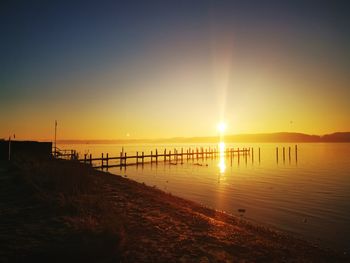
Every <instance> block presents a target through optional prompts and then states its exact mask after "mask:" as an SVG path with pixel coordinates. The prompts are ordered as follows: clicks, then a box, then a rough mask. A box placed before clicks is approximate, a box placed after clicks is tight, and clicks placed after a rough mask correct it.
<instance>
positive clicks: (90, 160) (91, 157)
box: [90, 153, 92, 166]
mask: <svg viewBox="0 0 350 263" xmlns="http://www.w3.org/2000/svg"><path fill="white" fill-rule="evenodd" d="M90 165H91V166H92V154H91V153H90Z"/></svg>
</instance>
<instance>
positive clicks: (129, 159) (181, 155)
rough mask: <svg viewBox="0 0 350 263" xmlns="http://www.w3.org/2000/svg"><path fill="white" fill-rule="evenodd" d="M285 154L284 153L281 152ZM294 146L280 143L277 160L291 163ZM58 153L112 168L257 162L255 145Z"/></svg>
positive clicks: (61, 156) (66, 157)
mask: <svg viewBox="0 0 350 263" xmlns="http://www.w3.org/2000/svg"><path fill="white" fill-rule="evenodd" d="M257 153H258V156H257V160H258V162H259V164H260V162H261V155H260V154H261V151H260V147H259V148H258V151H257ZM281 154H282V156H280V155H281ZM291 155H292V149H291V147H288V152H287V151H286V149H285V147H282V151H279V148H278V147H276V162H277V164H278V163H279V160H280V159H279V158H280V157H282V161H283V163H285V162H286V159H287V158H288V162H289V163H291V160H292V156H291ZM55 156H56V158H59V159H68V160H77V161H79V162H82V163H85V164H89V165H91V166H93V167H94V168H102V169H104V168H106V169H108V168H112V167H120V168H122V167H126V166H129V165H137V166H138V165H144V164H146V163H147V164H158V162H163V163H169V164H183V163H184V160H185V161H187V162H189V161H192V162H194V161H195V160H205V159H208V158H211V159H214V158H218V157H220V158H230V162H231V165H232V163H233V160H234V159H235V158H237V163H238V164H240V162H242V161H244V163H245V164H247V163H248V160H250V161H251V162H252V163H254V149H253V148H226V149H225V150H218V149H217V148H203V147H196V148H188V149H184V148H181V149H176V148H175V149H173V151H171V150H167V149H164V151H162V152H159V151H158V149H155V151H151V152H150V153H149V154H145V152H136V153H135V154H131V155H128V154H127V152H124V151H122V152H120V154H119V155H118V156H110V155H109V153H106V154H104V153H102V154H101V156H99V157H93V156H92V154H84V158H79V156H78V153H77V152H76V151H75V150H59V149H58V148H56V150H55ZM294 160H295V161H294V162H295V163H297V162H298V147H297V145H295V147H294Z"/></svg>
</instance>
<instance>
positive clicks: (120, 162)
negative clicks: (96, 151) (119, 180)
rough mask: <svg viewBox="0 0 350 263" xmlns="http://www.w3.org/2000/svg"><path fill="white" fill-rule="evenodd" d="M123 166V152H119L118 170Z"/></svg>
mask: <svg viewBox="0 0 350 263" xmlns="http://www.w3.org/2000/svg"><path fill="white" fill-rule="evenodd" d="M122 166H123V152H120V157H119V167H120V169H121V168H122Z"/></svg>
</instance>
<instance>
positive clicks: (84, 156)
mask: <svg viewBox="0 0 350 263" xmlns="http://www.w3.org/2000/svg"><path fill="white" fill-rule="evenodd" d="M84 163H86V153H85V154H84Z"/></svg>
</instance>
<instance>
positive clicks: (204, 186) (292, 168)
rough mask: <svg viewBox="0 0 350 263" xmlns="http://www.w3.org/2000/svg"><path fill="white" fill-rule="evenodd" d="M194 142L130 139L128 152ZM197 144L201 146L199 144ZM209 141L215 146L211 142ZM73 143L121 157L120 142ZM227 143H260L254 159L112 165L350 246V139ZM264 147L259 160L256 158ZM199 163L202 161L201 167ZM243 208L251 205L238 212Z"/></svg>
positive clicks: (222, 205) (302, 233) (273, 223)
mask: <svg viewBox="0 0 350 263" xmlns="http://www.w3.org/2000/svg"><path fill="white" fill-rule="evenodd" d="M190 146H192V147H193V145H189V144H186V145H185V144H178V145H174V144H172V145H149V144H146V145H131V144H130V145H124V146H123V148H124V151H126V152H127V153H128V155H131V154H134V153H135V151H136V150H138V151H140V152H141V151H144V152H145V154H148V153H150V151H151V150H153V152H155V148H158V152H159V153H162V152H163V149H164V148H167V149H168V150H171V151H172V152H173V149H174V148H177V149H180V148H181V147H184V148H188V147H190ZM197 146H198V145H197ZM201 146H204V147H209V146H211V147H214V146H217V145H213V144H211V145H210V144H206V145H201ZM276 146H278V147H280V148H281V147H283V146H285V147H286V148H287V147H289V146H291V147H292V154H291V159H290V160H289V158H288V150H287V149H286V160H285V162H283V159H282V150H281V149H280V154H279V162H278V163H277V162H276V153H275V148H276ZM58 147H60V148H69V149H71V148H73V149H76V150H78V152H80V153H81V154H84V153H88V154H90V153H91V154H92V155H93V157H94V156H96V157H97V156H101V153H102V152H103V153H107V152H108V153H109V156H119V153H120V151H121V149H122V145H117V144H99V145H97V144H95V145H92V144H84V145H82V144H80V145H79V144H76V145H58ZM226 147H234V148H237V147H240V148H243V147H254V150H255V151H254V161H252V159H251V157H249V158H248V159H247V161H245V158H242V157H241V158H240V162H239V163H238V158H237V157H235V158H234V159H233V161H232V164H231V160H230V158H229V157H227V158H225V157H217V158H214V159H211V158H208V159H205V158H204V159H203V160H194V161H192V160H190V161H187V160H186V158H184V163H183V164H180V162H178V164H177V165H173V164H169V163H165V164H164V163H163V162H159V163H158V165H156V164H152V165H151V164H145V165H144V166H143V167H142V166H141V165H139V166H138V167H137V166H128V167H127V168H126V169H124V168H123V169H120V168H113V169H110V170H109V171H110V172H112V173H115V174H122V175H126V176H127V177H128V178H131V179H133V180H136V181H138V182H144V183H146V184H148V185H150V186H156V187H157V188H159V189H162V190H164V191H166V192H171V193H173V194H175V195H178V196H181V197H184V198H187V199H190V200H193V201H196V202H199V203H202V204H204V205H206V206H209V207H212V208H215V209H218V210H224V211H226V212H228V213H231V214H235V215H239V216H243V217H245V218H247V219H249V220H253V221H256V222H259V223H263V224H267V225H270V226H273V227H275V228H278V229H281V230H284V231H289V232H292V233H295V234H297V235H300V236H302V237H304V238H306V239H308V240H311V241H314V242H317V243H321V244H322V245H323V246H327V247H333V248H336V249H341V250H344V251H347V252H350V144H349V143H334V144H333V143H302V144H298V160H297V161H296V159H295V155H294V144H269V143H266V144H264V143H259V144H228V145H226ZM258 147H260V148H261V161H260V163H259V160H258ZM198 163H200V164H203V165H202V166H200V165H198ZM238 209H245V213H244V214H240V213H239V212H238Z"/></svg>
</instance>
